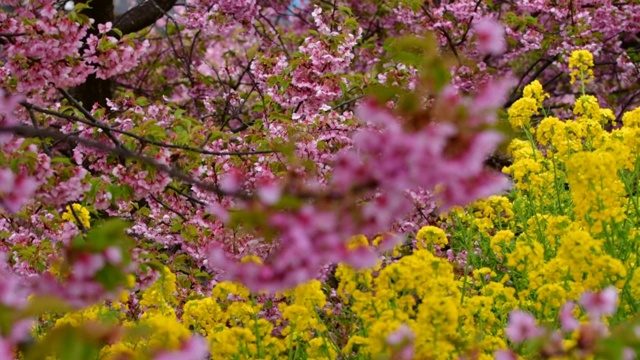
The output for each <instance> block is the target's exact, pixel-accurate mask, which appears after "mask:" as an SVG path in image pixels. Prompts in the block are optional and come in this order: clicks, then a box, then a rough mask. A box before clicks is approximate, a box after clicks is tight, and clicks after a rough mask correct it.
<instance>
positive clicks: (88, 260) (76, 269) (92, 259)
mask: <svg viewBox="0 0 640 360" xmlns="http://www.w3.org/2000/svg"><path fill="white" fill-rule="evenodd" d="M104 260H105V259H104V257H103V256H102V255H100V254H82V255H80V256H79V257H78V259H77V260H76V262H75V263H74V264H73V275H75V276H76V277H77V278H79V279H86V278H91V277H92V276H93V275H95V273H96V272H98V270H100V269H102V268H103V267H104V265H105V261H104Z"/></svg>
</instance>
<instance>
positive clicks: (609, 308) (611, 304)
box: [580, 286, 618, 318]
mask: <svg viewBox="0 0 640 360" xmlns="http://www.w3.org/2000/svg"><path fill="white" fill-rule="evenodd" d="M580 305H582V307H584V309H585V310H586V311H587V313H589V315H590V316H591V317H592V318H600V317H601V316H611V315H613V314H615V312H616V310H617V308H618V289H616V288H615V287H613V286H609V287H607V288H605V289H603V290H602V291H600V292H598V293H594V292H591V291H585V292H584V293H582V296H580Z"/></svg>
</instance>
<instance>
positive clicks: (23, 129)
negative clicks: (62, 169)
mask: <svg viewBox="0 0 640 360" xmlns="http://www.w3.org/2000/svg"><path fill="white" fill-rule="evenodd" d="M0 133H13V134H16V135H18V136H22V137H27V138H39V139H54V140H60V141H72V142H75V143H78V144H81V145H84V146H87V147H90V148H93V149H96V150H100V151H104V152H106V153H110V154H115V155H119V156H122V157H124V158H128V159H132V160H136V161H139V162H141V163H143V164H145V165H149V166H151V167H153V168H154V169H156V170H158V171H161V172H163V173H166V174H167V175H169V176H170V177H172V178H174V179H177V180H180V181H182V182H185V183H187V184H191V185H195V186H197V187H199V188H201V189H203V190H206V191H210V192H212V193H214V194H217V195H220V196H233V197H236V198H240V199H249V198H250V196H249V195H247V194H245V193H242V192H240V191H224V190H222V189H221V188H220V187H219V186H218V185H216V184H212V183H209V182H204V181H200V180H197V179H194V178H193V177H191V176H189V175H187V174H185V173H184V172H182V171H181V170H180V169H178V168H176V167H173V166H169V165H167V164H163V163H161V162H158V161H157V160H155V159H153V158H151V157H148V156H146V155H142V154H139V153H134V152H132V151H130V150H129V149H127V148H117V147H111V146H107V145H105V144H103V143H101V142H98V141H95V140H91V139H87V138H83V137H79V136H75V135H69V134H65V133H62V132H60V131H56V130H51V129H38V128H35V127H32V126H25V125H22V126H11V127H3V128H0Z"/></svg>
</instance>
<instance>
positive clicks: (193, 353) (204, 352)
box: [154, 335, 209, 360]
mask: <svg viewBox="0 0 640 360" xmlns="http://www.w3.org/2000/svg"><path fill="white" fill-rule="evenodd" d="M208 355H209V344H207V340H206V339H205V338H204V337H202V336H200V335H194V336H192V337H191V338H190V339H189V340H188V341H187V342H185V343H184V344H183V346H182V348H181V349H180V350H177V351H171V352H169V351H163V352H161V353H160V354H158V355H156V356H155V357H154V360H187V359H188V360H203V359H207V358H208Z"/></svg>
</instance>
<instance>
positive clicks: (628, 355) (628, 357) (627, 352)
mask: <svg viewBox="0 0 640 360" xmlns="http://www.w3.org/2000/svg"><path fill="white" fill-rule="evenodd" d="M637 358H638V356H637V354H636V351H635V350H633V349H632V348H630V347H628V346H625V347H624V348H623V349H622V360H636V359H637Z"/></svg>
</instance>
